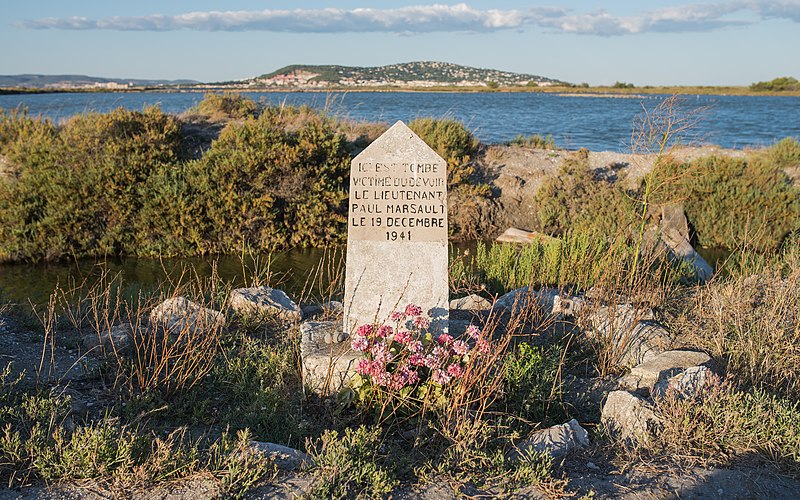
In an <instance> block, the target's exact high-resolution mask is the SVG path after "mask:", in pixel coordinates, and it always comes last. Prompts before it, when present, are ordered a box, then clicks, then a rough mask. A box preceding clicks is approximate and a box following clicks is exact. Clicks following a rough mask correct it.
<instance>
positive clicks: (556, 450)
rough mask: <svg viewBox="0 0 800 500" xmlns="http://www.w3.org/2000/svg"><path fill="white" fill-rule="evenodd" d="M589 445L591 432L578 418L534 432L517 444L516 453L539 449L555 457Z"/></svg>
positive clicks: (538, 450)
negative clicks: (587, 430)
mask: <svg viewBox="0 0 800 500" xmlns="http://www.w3.org/2000/svg"><path fill="white" fill-rule="evenodd" d="M587 446H589V433H587V432H586V429H584V428H583V427H581V424H579V423H578V421H577V420H575V419H572V420H570V421H569V422H567V423H565V424H561V425H555V426H553V427H550V428H548V429H542V430H540V431H536V432H534V433H533V434H532V435H531V437H529V438H528V439H526V440H525V441H524V442H522V443H521V444H519V445H517V446H516V449H515V454H516V455H521V454H523V453H525V452H529V451H537V452H540V453H545V452H546V453H549V454H550V456H552V457H554V458H555V457H561V456H564V455H566V454H567V453H569V452H570V451H572V450H574V449H577V448H585V447H587Z"/></svg>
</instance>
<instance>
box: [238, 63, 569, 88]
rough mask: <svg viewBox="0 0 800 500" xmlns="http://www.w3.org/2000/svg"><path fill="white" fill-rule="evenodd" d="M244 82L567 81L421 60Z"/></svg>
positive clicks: (298, 68)
mask: <svg viewBox="0 0 800 500" xmlns="http://www.w3.org/2000/svg"><path fill="white" fill-rule="evenodd" d="M241 83H246V84H248V85H251V86H267V87H299V88H313V87H330V86H337V87H433V86H440V85H449V86H463V87H476V86H489V87H491V86H495V85H502V86H508V85H539V86H549V85H557V84H561V83H565V82H561V81H559V80H555V79H553V78H547V77H544V76H539V75H530V74H523V73H511V72H508V71H499V70H495V69H483V68H472V67H469V66H460V65H458V64H451V63H443V62H432V61H421V62H410V63H403V64H392V65H389V66H378V67H359V66H329V65H328V66H314V65H300V64H293V65H291V66H286V67H285V68H281V69H279V70H277V71H273V72H272V73H268V74H265V75H261V76H257V77H255V78H250V79H248V80H245V81H243V82H241Z"/></svg>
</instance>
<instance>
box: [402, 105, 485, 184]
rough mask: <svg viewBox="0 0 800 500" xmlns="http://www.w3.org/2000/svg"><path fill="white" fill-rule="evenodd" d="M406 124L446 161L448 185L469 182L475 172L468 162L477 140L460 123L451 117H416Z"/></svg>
mask: <svg viewBox="0 0 800 500" xmlns="http://www.w3.org/2000/svg"><path fill="white" fill-rule="evenodd" d="M408 127H409V128H410V129H411V130H413V131H414V133H415V134H417V135H418V136H419V137H420V139H422V140H423V141H425V143H426V144H428V146H430V147H431V148H432V149H433V150H434V151H436V153H438V154H439V156H441V157H442V158H443V159H444V160H445V161H446V162H447V187H448V188H449V189H452V188H453V187H455V186H457V185H459V184H463V183H469V182H470V180H471V178H472V176H473V175H474V174H475V168H474V167H472V166H471V165H470V160H471V158H472V157H473V156H474V155H475V153H476V152H477V150H478V144H479V143H478V140H477V139H476V138H475V136H474V135H472V132H470V131H469V130H467V128H466V127H465V126H464V124H463V123H461V122H460V121H458V120H454V119H452V118H440V119H437V118H417V119H416V120H414V121H412V122H411V123H409V124H408Z"/></svg>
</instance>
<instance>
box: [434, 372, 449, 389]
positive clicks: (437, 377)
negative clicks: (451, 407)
mask: <svg viewBox="0 0 800 500" xmlns="http://www.w3.org/2000/svg"><path fill="white" fill-rule="evenodd" d="M433 381H434V382H435V383H436V384H439V385H445V384H446V383H448V382H450V375H448V374H447V373H446V372H445V371H444V370H440V369H436V370H434V371H433Z"/></svg>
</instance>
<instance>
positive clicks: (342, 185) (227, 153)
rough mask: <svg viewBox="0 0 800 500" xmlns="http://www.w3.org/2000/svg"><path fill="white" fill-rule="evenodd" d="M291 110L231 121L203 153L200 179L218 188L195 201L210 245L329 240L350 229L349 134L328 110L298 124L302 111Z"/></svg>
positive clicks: (230, 247) (222, 248) (223, 248)
mask: <svg viewBox="0 0 800 500" xmlns="http://www.w3.org/2000/svg"><path fill="white" fill-rule="evenodd" d="M284 113H286V111H285V110H279V109H268V110H265V111H264V113H262V114H261V116H259V117H258V118H250V119H247V120H245V121H244V122H242V123H230V124H228V126H227V127H225V129H224V130H223V131H222V133H221V134H220V137H219V139H217V140H216V141H214V143H213V145H212V147H211V149H210V150H209V151H208V152H207V153H206V154H205V155H204V156H203V158H202V160H201V164H200V167H201V170H200V171H199V172H197V178H196V179H194V182H197V183H200V184H201V186H202V187H206V186H205V184H207V189H208V190H209V191H210V192H211V193H213V195H212V196H204V197H202V199H196V200H195V201H196V202H197V204H198V205H199V206H197V207H196V210H197V211H199V212H200V213H202V214H205V216H206V218H207V220H206V225H205V230H206V233H205V234H204V235H203V238H202V239H203V241H206V242H208V243H209V244H210V245H213V246H212V247H211V248H209V250H211V251H216V252H231V251H235V250H236V249H237V248H242V245H245V246H247V247H250V248H254V249H268V250H271V249H275V248H280V247H287V246H299V245H302V246H325V245H329V244H332V243H336V242H339V241H341V239H342V236H343V235H344V234H345V223H346V217H347V191H346V183H347V180H348V174H349V160H350V158H349V156H348V155H347V153H346V150H345V148H344V141H343V138H342V136H341V135H339V134H338V133H336V131H335V129H334V126H333V125H332V124H331V123H330V121H329V120H327V119H326V118H325V117H324V116H322V115H320V114H315V115H310V116H306V117H304V118H303V119H302V121H300V123H299V125H298V124H297V116H298V115H297V113H295V112H294V111H293V110H290V111H289V114H288V115H286V114H284ZM292 123H295V126H296V128H297V130H296V131H294V130H289V129H288V128H287V126H288V125H291V124H292ZM201 190H202V188H201Z"/></svg>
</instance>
